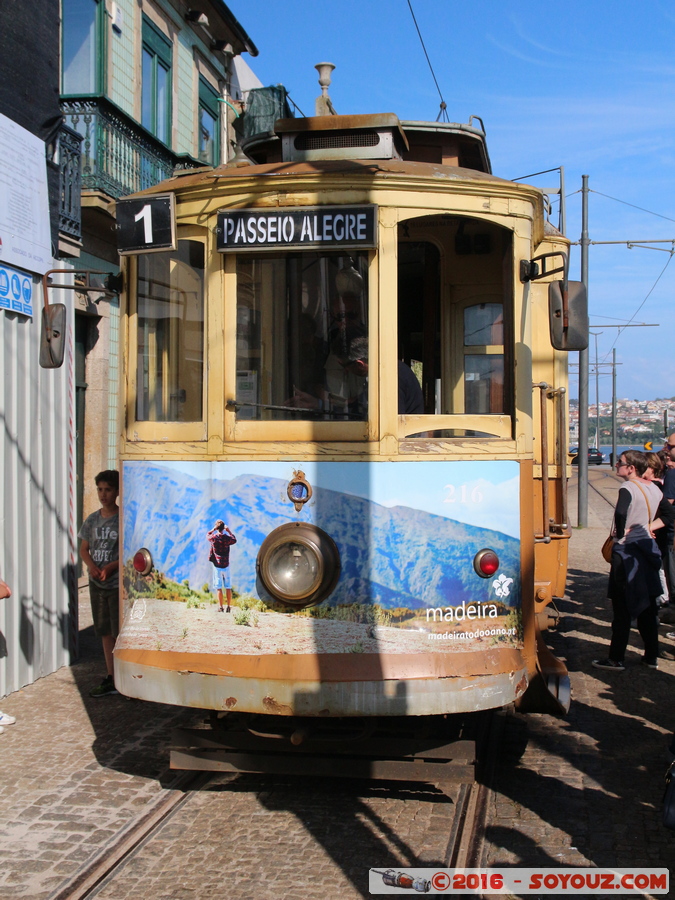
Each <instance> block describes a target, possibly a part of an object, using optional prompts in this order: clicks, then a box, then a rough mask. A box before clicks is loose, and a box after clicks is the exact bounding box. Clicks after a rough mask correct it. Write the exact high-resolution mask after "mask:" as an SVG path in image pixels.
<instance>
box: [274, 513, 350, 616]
mask: <svg viewBox="0 0 675 900" xmlns="http://www.w3.org/2000/svg"><path fill="white" fill-rule="evenodd" d="M293 543H297V544H300V545H301V546H302V547H305V548H306V549H307V550H308V551H309V552H311V553H312V555H313V556H314V559H315V560H316V562H317V569H318V573H317V577H316V578H315V579H314V580H313V582H312V585H311V587H310V588H309V589H308V590H306V591H303V592H301V593H299V594H290V593H289V592H287V591H284V590H283V588H282V587H281V586H280V585H279V582H278V580H277V579H276V578H275V577H274V576H273V575H272V574H271V563H272V561H273V559H272V556H273V554H274V552H275V551H276V550H278V549H279V548H280V547H283V546H284V545H289V544H293ZM256 568H257V571H258V576H259V579H260V581H261V583H262V587H263V588H264V590H265V591H266V592H267V594H269V597H270V598H271V599H272V600H275V601H279V602H281V603H283V604H285V605H286V606H289V607H291V608H292V609H305V608H307V607H309V606H316V605H317V604H319V603H321V601H322V600H324V599H325V598H326V597H327V596H328V595H329V594H330V593H332V591H333V590H334V589H335V586H336V584H337V582H338V579H339V577H340V568H341V566H340V553H339V551H338V548H337V545H336V543H335V541H334V540H333V539H332V538H331V537H330V535H328V534H327V533H326V532H325V531H323V529H321V528H318V527H317V526H316V525H313V524H311V523H309V522H287V523H285V524H284V525H280V526H279V527H278V528H275V529H274V530H273V531H271V532H270V534H268V535H267V537H266V538H265V540H264V541H263V542H262V544H261V546H260V550H259V551H258V558H257V560H256Z"/></svg>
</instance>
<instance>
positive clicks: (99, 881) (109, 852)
mask: <svg viewBox="0 0 675 900" xmlns="http://www.w3.org/2000/svg"><path fill="white" fill-rule="evenodd" d="M168 773H169V770H167V772H166V773H164V774H168ZM162 777H163V776H160V779H161V778H162ZM213 778H214V775H213V773H210V772H183V773H181V774H180V775H179V776H178V777H177V778H174V780H173V781H172V782H171V784H170V786H169V787H168V788H167V790H166V791H164V792H162V794H161V795H160V796H159V797H158V799H157V800H156V801H155V802H154V803H152V804H150V806H149V807H146V809H145V810H144V811H143V812H142V813H141V814H140V815H139V816H137V817H136V818H135V819H134V820H133V821H131V822H130V823H129V824H128V825H126V826H125V827H124V828H122V829H121V830H120V831H118V832H117V834H115V835H114V836H113V837H112V838H111V840H110V841H109V842H108V843H107V844H105V845H104V846H103V847H102V848H101V849H100V850H99V851H98V853H96V854H95V855H94V856H93V857H92V858H91V859H90V860H88V861H87V862H86V863H85V864H84V865H83V866H82V867H81V868H80V869H78V871H77V872H76V873H75V874H74V875H73V876H72V877H71V878H69V879H68V880H67V881H65V882H63V883H62V884H61V885H60V886H59V887H58V888H57V889H56V891H54V892H53V893H52V894H50V896H49V900H88V898H90V897H95V896H96V895H97V894H98V893H99V891H100V890H101V889H102V888H103V887H105V886H106V885H107V884H109V883H110V882H111V881H112V880H113V879H114V877H115V873H116V872H117V871H118V870H119V869H120V868H121V867H122V866H123V865H124V864H125V863H126V862H127V861H128V859H129V858H130V857H131V856H132V855H133V854H134V853H136V852H137V851H138V850H140V849H141V847H143V846H144V845H145V844H146V843H147V842H148V841H149V840H151V839H152V837H153V835H155V834H156V833H157V832H158V831H159V830H160V829H161V828H162V827H163V826H164V825H165V824H166V823H167V821H168V820H169V819H170V818H171V817H172V816H173V815H175V814H176V813H177V812H178V810H179V809H181V808H182V807H183V806H185V804H186V803H188V802H189V801H190V799H191V798H192V797H193V796H194V795H195V794H196V793H197V792H198V791H200V790H201V789H202V788H204V787H205V786H206V785H207V784H208V783H209V782H210V781H211V780H212V779H213Z"/></svg>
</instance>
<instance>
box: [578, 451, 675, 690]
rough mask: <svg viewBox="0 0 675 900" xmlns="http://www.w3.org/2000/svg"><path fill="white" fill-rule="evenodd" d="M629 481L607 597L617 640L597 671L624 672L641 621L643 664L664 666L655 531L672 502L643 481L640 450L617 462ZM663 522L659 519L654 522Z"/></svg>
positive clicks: (617, 520)
mask: <svg viewBox="0 0 675 900" xmlns="http://www.w3.org/2000/svg"><path fill="white" fill-rule="evenodd" d="M616 469H617V474H618V475H619V476H621V478H623V479H624V481H625V483H624V484H623V485H622V486H621V488H620V489H619V497H618V500H617V504H616V509H615V511H614V537H615V542H614V548H613V550H612V564H611V566H612V567H611V570H610V573H609V587H608V590H607V594H608V596H609V598H610V600H611V601H612V612H613V618H612V641H611V643H610V647H609V655H608V657H607V659H594V660H593V666H594V668H596V669H610V670H612V671H617V672H623V670H624V669H625V668H626V667H625V664H624V655H625V653H626V647H627V646H628V639H629V637H630V629H631V621H632V620H633V619H636V620H637V627H638V631H639V632H640V636H641V638H642V640H643V643H644V648H645V652H644V656H643V657H642V663H643V665H646V666H648V667H649V668H650V669H656V668H658V661H657V660H658V650H659V647H658V626H659V620H658V616H657V611H656V598H657V597H658V596H659V594H660V593H661V579H660V577H659V569H660V567H661V554H660V552H659V549H658V547H657V546H656V541H655V540H654V538H653V536H652V528H655V527H660V526H661V525H662V524H663V522H662V521H660V520H658V517H659V516H661V515H663V516H664V518H669V517H670V509H669V504H667V503H666V502H665V501H664V500H663V498H662V496H661V491H660V490H659V488H658V487H657V486H656V485H655V484H654V483H653V482H647V481H643V480H642V476H643V475H644V473H645V471H646V469H647V458H646V457H645V455H644V453H641V452H640V451H639V450H626V451H625V452H624V453H622V454H621V457H620V459H619V461H618V462H617V464H616ZM654 520H657V521H654Z"/></svg>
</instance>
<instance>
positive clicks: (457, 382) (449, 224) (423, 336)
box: [398, 215, 513, 433]
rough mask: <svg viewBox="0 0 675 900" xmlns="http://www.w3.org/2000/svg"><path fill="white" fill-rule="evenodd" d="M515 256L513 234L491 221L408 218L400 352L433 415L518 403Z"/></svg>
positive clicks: (403, 234) (401, 273)
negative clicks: (513, 369)
mask: <svg viewBox="0 0 675 900" xmlns="http://www.w3.org/2000/svg"><path fill="white" fill-rule="evenodd" d="M511 255H512V238H511V234H510V233H509V232H508V231H506V229H503V228H499V227H498V226H496V225H493V224H492V223H488V222H483V221H479V220H471V219H469V218H467V217H463V216H462V217H460V216H450V215H443V216H428V217H424V218H420V219H409V220H407V221H406V222H403V223H402V224H401V227H400V230H399V254H398V256H399V262H398V267H399V268H398V293H399V298H398V335H399V359H402V360H403V361H404V362H405V363H406V364H407V365H409V366H410V367H411V368H412V370H413V372H414V373H415V375H416V376H417V378H418V380H419V381H420V384H421V386H422V391H423V395H424V412H425V414H426V415H503V414H509V413H510V411H511V409H512V408H513V398H512V393H513V388H512V383H513V378H512V373H511V367H512V366H513V361H512V360H513V354H512V349H511V347H510V343H509V335H510V334H512V315H513V299H512V286H511V276H510V272H511V266H512V261H511ZM429 433H430V432H429Z"/></svg>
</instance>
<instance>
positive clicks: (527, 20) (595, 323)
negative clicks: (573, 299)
mask: <svg viewBox="0 0 675 900" xmlns="http://www.w3.org/2000/svg"><path fill="white" fill-rule="evenodd" d="M412 2H413V9H414V12H415V16H416V18H417V22H418V25H419V27H420V29H421V32H422V36H423V38H424V41H425V44H426V47H427V52H428V53H429V57H430V59H431V62H432V65H433V67H434V71H435V73H436V78H437V80H438V83H439V86H440V89H441V92H442V94H443V97H444V99H445V101H446V103H447V108H448V115H449V118H450V120H451V121H455V122H466V121H468V119H469V116H471V115H478V116H480V117H481V118H482V119H483V122H484V123H485V127H486V130H487V139H488V149H489V152H490V157H491V159H492V166H493V171H494V173H495V174H496V175H498V176H500V177H504V178H516V177H519V176H522V175H528V174H529V173H532V172H538V171H541V170H543V169H549V168H553V167H555V166H561V165H562V166H565V178H566V193H567V195H568V198H567V220H568V224H567V233H568V236H569V237H570V238H571V239H572V240H574V241H578V239H579V237H580V232H581V195H580V193H579V190H580V188H581V176H582V175H588V176H589V186H590V188H591V190H592V191H593V192H594V193H591V195H590V199H589V219H590V222H589V236H590V238H591V240H597V241H640V240H649V239H652V240H653V239H667V240H671V239H675V204H674V203H673V198H674V196H675V191H674V187H675V166H674V163H675V128H674V126H675V102H674V101H675V54H674V53H673V47H674V46H675V7H673V6H669V5H667V4H666V3H663V2H647V3H635V2H631V3H628V2H626V0H615V2H612V3H610V2H602V3H601V2H598V0H586V2H582V0H568V2H567V3H565V4H555V5H553V4H551V5H542V4H541V3H533V2H530V0H521V2H519V3H517V4H516V3H499V2H497V0H474V2H473V3H456V2H451V0H412ZM228 6H229V7H230V9H231V10H232V12H233V13H234V15H235V16H236V17H237V18H238V19H239V21H240V22H241V24H242V25H243V26H244V28H245V29H246V30H247V31H248V33H249V34H250V36H251V38H252V39H253V41H254V42H255V44H256V45H257V47H258V49H259V50H260V54H259V56H258V57H256V58H250V57H248V56H247V55H246V56H245V59H246V61H247V62H248V63H249V64H250V65H251V67H252V68H253V69H254V71H255V72H256V74H257V75H258V77H259V78H260V79H261V81H262V82H263V83H264V84H277V83H282V84H284V85H285V86H286V87H287V88H288V89H289V90H290V93H291V97H292V99H293V100H294V101H295V102H296V103H297V104H298V106H299V107H300V108H301V110H302V111H303V112H304V113H305V114H306V115H312V114H313V110H314V99H315V97H317V96H318V95H319V93H320V88H319V85H318V83H317V73H316V71H315V69H314V68H313V66H314V64H315V63H318V62H324V61H327V62H332V63H334V64H335V66H336V69H335V71H334V73H333V84H332V85H331V88H330V94H331V98H332V100H333V104H334V106H335V108H336V109H337V111H338V112H339V113H374V112H395V113H396V114H397V115H398V116H399V117H400V118H402V119H431V120H434V119H435V118H436V116H437V114H438V110H439V102H440V98H439V95H438V92H437V90H436V86H435V85H434V81H433V78H432V75H431V72H430V71H429V67H428V65H427V62H426V59H425V57H424V53H423V50H422V47H421V45H420V42H419V38H418V36H417V32H416V30H415V26H414V23H413V21H412V18H411V15H410V11H409V8H408V4H407V2H406V0H385V2H382V0H377V2H376V0H358V2H357V0H340V2H335V3H326V4H314V5H311V6H308V5H307V3H305V2H300V0H286V2H284V3H283V4H282V3H270V2H265V0H228ZM550 178H551V176H545V177H544V178H540V179H533V183H535V184H539V186H550ZM547 179H548V180H547ZM602 195H606V196H602ZM608 197H612V198H616V200H610V199H607V198H608ZM617 200H619V201H623V202H621V203H620V202H616V201H617ZM625 204H633V205H634V206H638V207H642V208H643V209H646V210H649V211H651V212H653V213H658V214H660V216H663V217H666V218H658V217H657V216H654V215H651V214H649V213H647V212H641V211H639V210H637V209H634V208H632V207H630V206H627V205H625ZM661 246H665V247H667V248H668V249H670V245H661ZM670 259H671V257H670V255H669V253H666V252H663V251H656V250H643V249H637V248H635V249H632V250H629V249H626V248H625V247H621V246H592V247H591V249H590V264H589V271H590V289H589V301H590V312H591V326H592V329H591V330H592V331H596V332H601V331H602V332H603V333H602V334H601V335H600V336H599V337H598V339H597V341H598V354H599V359H600V361H601V362H602V361H610V362H611V348H612V345H613V344H614V343H615V342H616V344H615V345H616V349H617V362H618V363H620V365H619V366H618V368H617V394H618V396H619V397H630V398H633V399H651V398H653V397H670V396H675V376H673V369H672V368H671V365H670V351H671V346H672V335H673V329H672V325H671V322H670V319H671V316H670V315H669V312H670V311H671V309H672V303H671V297H672V295H673V289H674V288H675V261H673V262H670V263H669V260H670ZM667 263H669V265H668V266H667V267H666V270H665V272H664V273H663V275H662V277H661V279H660V281H659V283H658V284H657V285H656V287H654V289H653V291H652V293H651V295H650V296H649V297H648V299H646V302H645V303H644V305H643V306H642V308H641V309H640V310H639V311H637V310H638V307H639V306H640V304H642V303H643V301H645V298H646V297H647V294H649V292H650V290H651V289H652V288H653V286H654V284H655V282H656V281H657V278H658V277H659V275H660V273H661V272H662V270H663V269H664V267H665V266H666V264H667ZM571 274H572V277H573V278H579V277H580V273H579V250H578V247H576V248H573V252H572V267H571ZM636 311H637V314H636ZM634 315H635V316H636V317H635V319H634V321H636V322H646V323H659V324H660V323H664V324H662V325H660V327H659V328H628V329H625V330H623V331H622V332H621V333H620V335H619V331H618V329H617V328H614V327H608V326H609V325H610V324H611V325H619V324H622V323H626V322H628V321H629V320H630V319H631V318H632V317H633V316H634ZM603 326H604V328H603ZM617 336H618V339H617ZM594 340H595V339H594V338H591V361H592V362H593V361H594V359H595V343H594ZM576 359H577V357H576V354H571V357H570V362H572V363H576ZM601 372H602V373H603V374H601V378H600V399H601V400H609V399H610V398H611V377H610V374H609V373H610V370H609V368H601ZM571 396H572V397H575V396H577V388H576V383H575V382H574V383H573V384H572V386H571ZM590 396H591V400H594V398H595V381H594V378H593V377H591V387H590Z"/></svg>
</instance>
